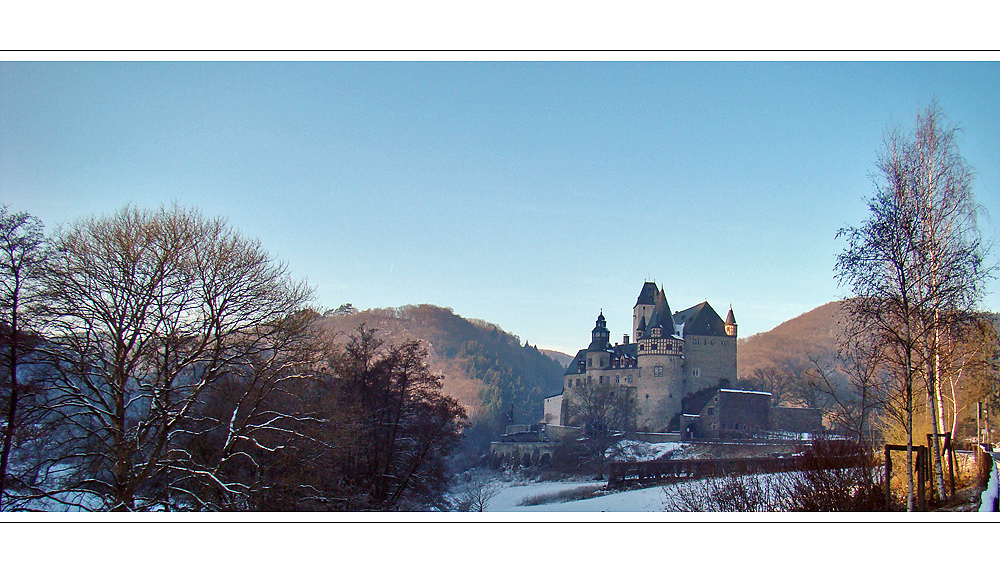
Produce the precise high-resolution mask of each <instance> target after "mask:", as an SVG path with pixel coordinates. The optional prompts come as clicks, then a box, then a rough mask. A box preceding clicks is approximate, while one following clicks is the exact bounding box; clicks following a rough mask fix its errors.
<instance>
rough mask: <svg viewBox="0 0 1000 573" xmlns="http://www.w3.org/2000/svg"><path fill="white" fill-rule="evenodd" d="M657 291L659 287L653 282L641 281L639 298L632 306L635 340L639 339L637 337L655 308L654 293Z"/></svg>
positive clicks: (643, 329)
mask: <svg viewBox="0 0 1000 573" xmlns="http://www.w3.org/2000/svg"><path fill="white" fill-rule="evenodd" d="M659 293H660V289H658V288H657V287H656V284H655V283H651V282H648V281H647V282H645V283H643V285H642V290H641V291H639V298H637V299H636V301H635V306H634V307H633V308H632V333H633V334H634V335H635V339H636V340H639V337H640V336H642V333H643V332H645V330H646V325H647V324H648V323H649V318H650V316H652V314H653V310H654V309H655V308H656V295H657V294H659Z"/></svg>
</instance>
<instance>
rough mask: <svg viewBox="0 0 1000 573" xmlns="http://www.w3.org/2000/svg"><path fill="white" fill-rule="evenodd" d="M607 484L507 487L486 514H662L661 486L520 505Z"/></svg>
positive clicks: (581, 483)
mask: <svg viewBox="0 0 1000 573" xmlns="http://www.w3.org/2000/svg"><path fill="white" fill-rule="evenodd" d="M505 485H506V484H505ZM604 485H607V481H567V482H540V483H531V484H522V485H507V487H504V488H503V489H502V490H500V492H499V493H498V494H497V495H496V496H495V497H493V498H492V499H490V500H489V503H488V504H487V511H531V512H551V511H663V506H664V504H665V503H666V501H667V497H666V494H665V493H664V489H663V487H662V486H655V487H649V488H645V489H636V490H630V491H623V492H617V493H610V494H607V495H600V496H598V497H594V498H591V499H580V500H574V501H565V502H561V503H560V502H555V503H546V504H542V505H519V504H520V503H522V502H523V501H525V500H526V499H529V498H531V497H534V496H538V495H546V494H554V493H557V492H563V491H570V490H575V489H578V488H581V487H588V486H590V487H603V486H604Z"/></svg>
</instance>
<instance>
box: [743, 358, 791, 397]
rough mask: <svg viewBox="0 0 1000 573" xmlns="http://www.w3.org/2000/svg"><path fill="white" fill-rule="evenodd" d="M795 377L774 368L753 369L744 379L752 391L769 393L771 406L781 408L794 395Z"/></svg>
mask: <svg viewBox="0 0 1000 573" xmlns="http://www.w3.org/2000/svg"><path fill="white" fill-rule="evenodd" d="M794 379H795V375H794V374H793V373H792V372H790V371H789V370H788V369H782V368H778V367H776V366H762V367H759V368H755V369H754V371H753V372H752V373H751V374H750V376H749V377H748V378H747V379H746V381H747V382H749V383H750V385H751V386H752V387H753V389H754V390H759V391H762V392H770V393H771V405H772V406H783V405H786V404H787V403H788V402H790V401H791V400H792V399H793V396H794V395H795V388H794V386H795V384H794Z"/></svg>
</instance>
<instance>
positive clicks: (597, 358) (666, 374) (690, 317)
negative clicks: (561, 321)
mask: <svg viewBox="0 0 1000 573" xmlns="http://www.w3.org/2000/svg"><path fill="white" fill-rule="evenodd" d="M736 333H737V325H736V317H735V315H734V314H733V310H732V307H730V309H729V313H728V314H727V315H726V320H723V319H722V318H721V317H720V316H719V315H718V313H716V312H715V309H713V308H712V306H711V305H710V304H708V302H707V301H706V302H702V303H701V304H697V305H695V306H692V307H691V308H687V309H684V310H682V311H679V312H672V311H671V310H670V305H669V304H668V303H667V297H666V295H665V294H664V292H663V290H662V289H661V288H660V287H658V286H657V285H656V284H655V283H652V282H646V283H645V284H643V285H642V290H641V291H640V292H639V297H638V298H637V299H636V303H635V306H634V307H633V313H632V329H631V332H630V333H629V334H625V335H623V337H622V342H621V343H615V344H612V343H611V339H610V338H611V333H610V331H609V330H608V327H607V321H606V320H605V318H604V313H603V311H602V312H601V314H600V315H598V317H597V322H596V325H595V326H594V329H593V330H592V331H591V342H590V345H589V346H587V348H583V349H581V350H580V351H579V352H577V354H576V356H575V357H574V358H573V361H572V362H571V363H570V365H569V367H568V368H567V370H566V372H565V374H564V376H563V392H562V394H559V395H556V396H552V397H549V398H546V400H545V420H544V421H545V422H546V423H549V424H553V425H562V426H572V425H575V420H574V418H575V417H576V416H575V413H576V412H578V411H579V408H578V406H579V404H580V402H581V399H582V396H583V395H584V393H585V392H587V391H588V389H592V388H594V387H595V386H597V387H600V386H605V385H606V386H607V387H608V388H609V389H610V390H611V391H612V394H617V395H619V396H627V397H628V399H629V400H631V401H632V402H633V404H634V410H635V413H636V414H635V429H637V430H638V431H640V432H665V431H669V432H679V431H685V430H688V429H687V428H682V427H681V425H682V424H683V423H684V421H683V420H684V417H682V416H681V414H682V413H683V412H682V406H683V401H684V400H685V399H686V398H687V397H688V396H690V395H692V394H695V393H697V392H700V391H703V390H707V389H709V388H713V387H714V388H719V387H727V386H730V385H731V384H732V383H733V382H735V381H736ZM633 339H634V341H633Z"/></svg>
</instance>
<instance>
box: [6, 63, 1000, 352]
mask: <svg viewBox="0 0 1000 573" xmlns="http://www.w3.org/2000/svg"><path fill="white" fill-rule="evenodd" d="M998 93H1000V65H998V64H997V63H996V62H809V61H804V62H708V61H687V62H614V61H612V62H575V61H556V62H510V61H481V62H450V61H439V62H0V202H2V203H4V204H7V205H8V206H9V208H10V209H11V210H12V211H27V212H29V213H31V214H33V215H35V216H37V217H39V218H40V219H41V220H42V222H43V223H45V225H46V228H47V229H48V230H50V231H54V230H56V229H57V228H58V227H59V226H60V225H66V224H69V223H72V222H73V221H74V220H77V219H79V218H81V217H85V216H89V215H95V214H96V215H100V214H109V213H112V212H114V211H115V210H117V209H119V208H121V207H122V206H124V205H126V204H132V205H135V206H139V207H144V208H156V207H158V206H160V205H163V204H170V203H172V202H177V203H179V204H180V205H183V206H188V207H197V208H199V209H201V210H202V211H203V212H204V213H205V214H206V215H210V216H224V217H226V218H227V219H228V221H229V222H230V224H232V225H233V226H235V227H237V228H239V229H240V230H241V232H243V233H244V234H245V235H248V236H251V237H256V238H259V239H260V240H261V241H262V243H263V245H264V247H265V248H266V249H267V250H269V251H270V252H271V253H272V254H273V255H274V256H276V257H277V258H278V259H280V260H283V261H285V262H287V263H288V266H289V268H290V270H291V272H292V275H293V276H294V277H295V278H297V279H304V280H307V281H308V282H309V284H311V285H312V286H314V287H315V289H316V298H315V301H314V302H315V304H316V305H317V306H319V307H322V308H324V309H326V308H336V307H337V306H339V305H341V304H344V303H351V304H353V305H354V306H356V307H358V308H362V309H364V308H374V307H391V306H401V305H406V304H420V303H429V304H435V305H439V306H445V307H449V308H452V309H453V310H454V311H455V312H456V313H458V314H460V315H462V316H465V317H470V318H479V319H483V320H486V321H489V322H493V323H496V324H498V325H499V326H500V327H501V328H503V329H504V330H506V331H508V332H511V333H513V334H516V335H518V336H520V338H521V340H522V341H528V342H530V343H531V344H534V345H537V346H538V347H540V348H551V349H556V350H561V351H564V352H567V353H572V352H575V351H576V349H578V348H581V347H583V346H586V345H587V344H588V343H589V340H590V330H591V329H592V328H593V326H594V321H595V319H596V317H597V314H598V313H599V312H601V311H602V310H603V312H604V314H605V316H606V317H607V320H608V328H609V329H610V330H611V332H612V336H613V337H614V338H615V339H619V340H620V339H621V335H622V334H624V333H626V332H628V330H629V329H630V328H631V311H632V307H633V305H634V304H635V301H636V297H637V296H638V294H639V291H640V289H641V287H642V284H643V282H644V281H646V280H653V281H655V282H656V283H657V284H659V285H661V286H662V287H663V288H664V289H665V292H666V295H667V299H668V301H669V303H670V306H671V308H672V309H673V310H675V311H676V310H681V309H684V308H687V307H690V306H693V305H695V304H698V303H700V302H702V301H705V300H707V301H709V302H710V303H711V304H712V306H713V307H714V308H715V309H716V311H718V312H719V314H720V315H722V316H725V313H726V311H727V310H728V309H729V306H730V305H732V308H733V310H734V313H735V315H736V319H737V322H738V323H739V328H740V336H741V337H742V336H748V335H751V334H754V333H756V332H762V331H766V330H769V329H771V328H773V327H774V326H776V325H778V324H779V323H781V322H783V321H785V320H788V319H791V318H794V317H795V316H797V315H799V314H802V313H804V312H807V311H809V310H811V309H813V308H815V307H817V306H819V305H822V304H824V303H826V302H829V301H832V300H836V299H838V298H841V297H843V296H845V295H846V294H847V293H846V291H844V290H843V289H841V288H840V287H839V286H838V284H837V282H836V280H835V278H834V272H833V266H834V260H835V257H836V255H837V254H838V253H839V252H841V251H842V250H843V249H844V247H845V244H844V242H843V241H842V240H838V239H836V238H835V235H836V233H837V230H838V229H839V228H842V227H845V226H851V225H859V224H860V223H861V222H862V221H863V220H864V218H865V217H866V205H865V201H866V198H867V197H870V195H871V193H872V190H873V188H874V187H873V181H872V178H871V174H872V172H873V171H874V162H875V160H876V156H877V152H878V149H879V147H880V141H881V137H882V134H883V133H884V131H885V130H886V129H887V128H890V127H893V126H900V127H903V128H908V127H909V126H912V124H913V121H914V117H915V114H916V112H917V111H918V110H919V109H920V108H921V107H922V106H926V105H927V104H928V103H930V102H931V101H932V100H933V99H935V98H936V100H937V102H938V104H939V105H940V107H941V109H942V110H943V111H944V113H945V114H946V115H947V117H948V119H949V120H951V121H952V122H953V123H955V124H957V125H958V126H959V127H960V128H962V132H961V134H960V137H959V148H960V151H961V153H962V155H963V156H964V157H965V158H966V160H967V161H968V162H969V163H970V164H971V165H972V166H973V168H974V169H975V170H976V172H977V179H976V187H975V192H976V198H977V200H978V201H979V202H980V203H981V204H982V205H983V206H984V208H985V213H984V214H983V216H981V217H980V227H981V229H982V231H983V234H984V237H985V238H986V239H987V241H995V240H996V238H997V237H998V234H1000V219H998V217H1000V192H998V190H1000V168H998V166H1000V133H998V131H1000V105H998V104H997V99H996V97H997V94H998ZM996 255H997V253H996V252H994V253H993V254H992V256H991V259H990V261H991V262H996V260H997V256H996ZM997 287H998V284H997V282H996V281H992V282H990V283H989V284H988V290H989V292H988V294H987V295H986V297H985V298H984V300H983V305H982V306H983V307H984V308H987V309H991V310H994V311H997V310H1000V295H998V293H997V291H998V288H997Z"/></svg>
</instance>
